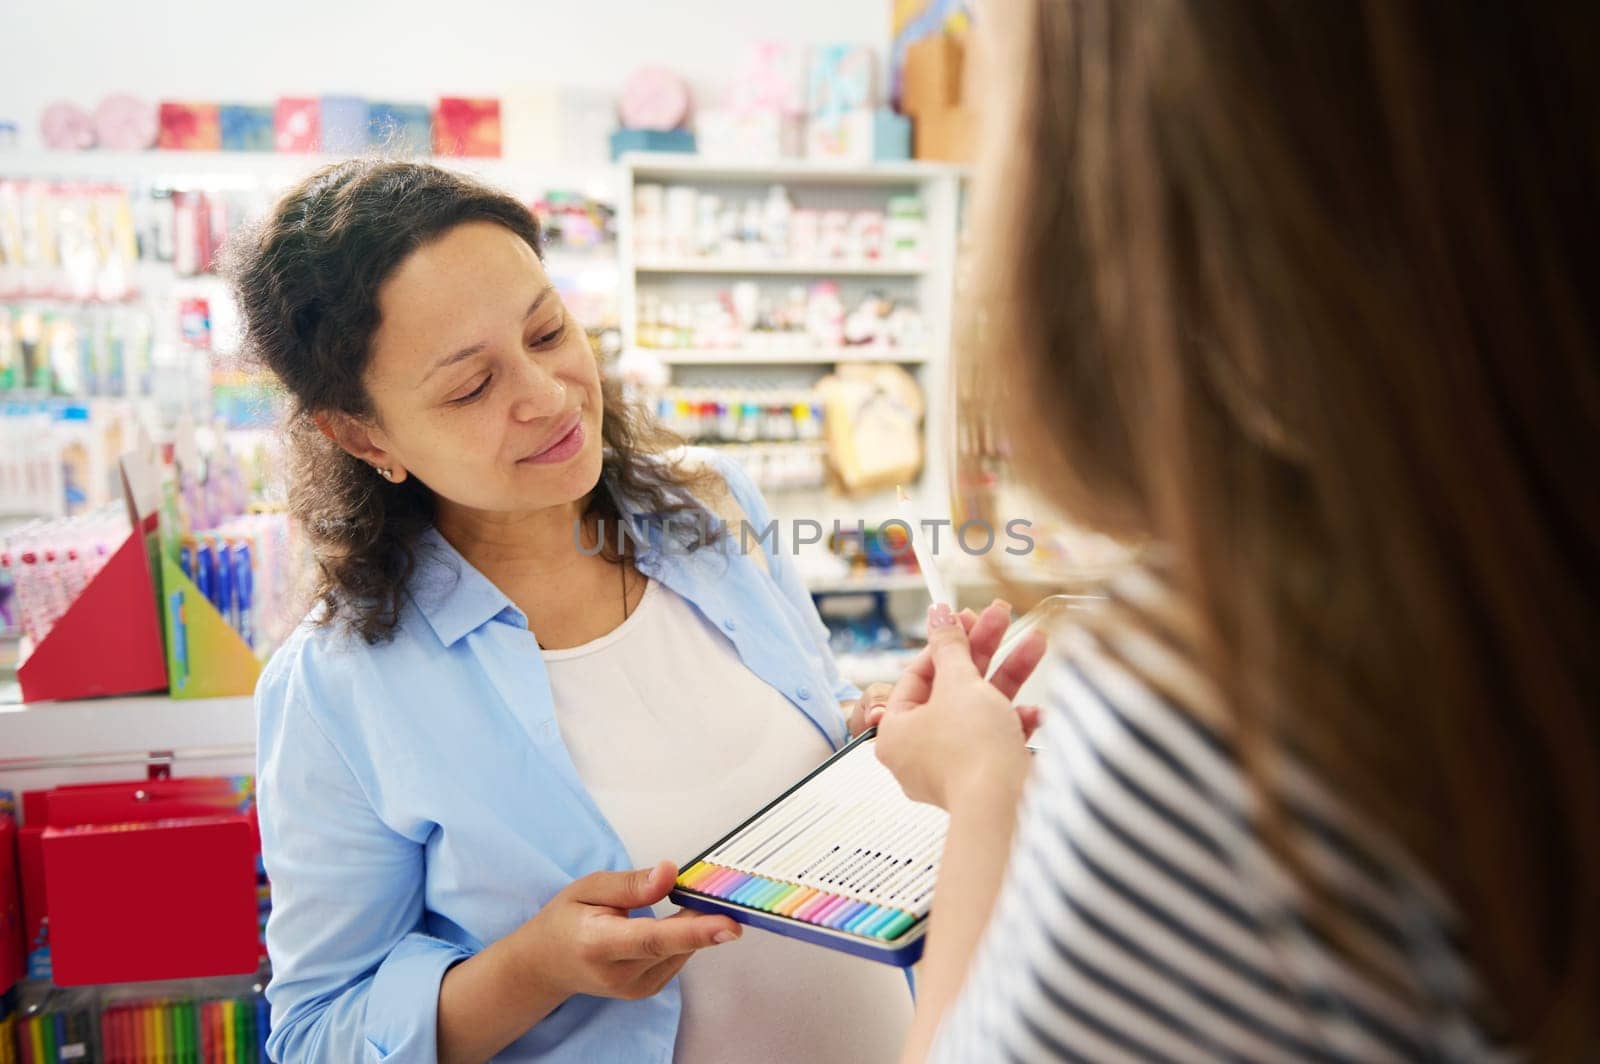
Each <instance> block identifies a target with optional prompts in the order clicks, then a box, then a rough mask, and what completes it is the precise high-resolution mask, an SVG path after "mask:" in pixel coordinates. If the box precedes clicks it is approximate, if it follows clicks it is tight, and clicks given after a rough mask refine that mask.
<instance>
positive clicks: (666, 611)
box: [544, 580, 912, 1064]
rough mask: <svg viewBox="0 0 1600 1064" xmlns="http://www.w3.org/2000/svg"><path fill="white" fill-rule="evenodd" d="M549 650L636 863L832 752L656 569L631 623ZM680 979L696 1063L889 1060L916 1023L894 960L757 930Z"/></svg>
mask: <svg viewBox="0 0 1600 1064" xmlns="http://www.w3.org/2000/svg"><path fill="white" fill-rule="evenodd" d="M544 661H545V667H546V668H547V669H548V671H549V674H550V688H551V691H552V693H553V694H554V696H555V710H556V720H557V723H558V724H559V725H560V728H561V735H562V738H563V739H564V740H566V745H567V749H568V751H570V753H571V756H572V760H573V764H574V765H575V766H576V767H577V770H578V775H579V776H580V777H581V778H582V779H583V782H584V785H585V786H586V787H588V789H589V792H590V793H591V794H592V795H593V796H594V800H595V802H596V804H598V805H599V807H600V811H601V812H602V813H604V814H605V815H606V818H607V819H608V820H610V822H611V825H612V827H614V828H615V829H616V831H617V834H618V835H620V836H621V838H622V843H623V845H624V846H625V847H626V848H627V850H628V853H629V855H630V856H631V857H632V858H633V862H634V864H635V865H636V866H638V867H646V866H648V865H650V864H652V863H653V862H656V861H659V860H662V859H667V860H671V861H673V862H675V863H679V864H681V863H683V862H685V861H688V860H689V859H690V858H691V857H693V856H694V855H695V854H697V853H699V852H701V851H702V850H704V849H705V848H706V847H707V846H709V845H710V844H711V843H713V842H715V841H716V840H717V839H719V838H721V837H722V835H723V834H725V833H726V832H727V831H728V830H729V829H731V828H733V827H735V826H736V825H737V824H738V823H739V822H740V821H741V820H743V819H744V818H745V817H747V816H749V814H751V813H753V812H754V811H755V810H757V809H759V808H760V807H761V806H763V805H765V804H766V803H767V802H769V801H771V800H772V799H773V798H776V797H777V796H778V795H779V794H781V793H782V792H783V791H784V790H785V789H787V788H788V786H789V785H790V784H792V783H793V782H795V781H796V780H798V779H799V778H800V777H801V776H803V775H805V774H806V773H807V772H809V771H810V770H811V769H813V768H815V767H816V766H817V765H819V764H820V763H822V762H823V761H824V760H826V759H827V757H828V755H829V754H830V753H831V751H830V749H829V747H828V743H827V741H826V740H825V739H824V738H823V737H822V735H821V733H820V732H818V731H817V729H816V726H815V725H813V724H812V723H811V721H810V720H808V719H807V718H806V717H805V716H804V715H803V714H802V713H801V712H800V711H799V710H797V709H796V708H795V707H794V706H793V705H791V704H790V703H789V701H788V699H786V698H785V697H784V696H783V695H782V694H780V693H779V692H778V691H777V690H776V689H774V688H772V687H770V686H768V685H767V684H766V683H765V682H764V681H762V680H761V679H760V678H759V677H758V676H756V674H755V673H753V672H751V671H750V670H749V669H747V668H746V667H745V666H744V663H743V662H742V661H740V659H739V654H738V652H737V650H735V649H734V646H733V644H732V643H731V642H729V641H728V639H727V637H726V636H724V635H723V634H722V632H721V631H719V630H718V629H717V628H716V626H714V625H712V624H710V623H709V622H708V621H706V619H705V618H704V617H702V616H701V614H700V613H699V611H698V610H696V609H695V607H694V606H693V605H692V604H690V603H689V602H687V601H686V600H684V599H683V598H682V597H680V596H679V595H677V594H676V593H675V592H673V591H672V590H671V589H669V588H667V587H665V586H663V585H661V584H659V583H657V582H656V581H653V580H652V581H651V582H650V584H649V585H648V586H647V587H646V588H645V592H644V597H643V598H642V599H641V600H640V602H639V605H638V608H637V609H635V610H634V612H633V613H632V614H631V615H629V617H628V619H627V620H625V621H624V622H623V623H622V624H620V625H618V626H617V627H616V628H615V629H613V630H612V631H610V632H608V633H607V634H605V635H603V636H601V637H600V638H599V639H596V640H593V641H592V642H589V643H585V644H583V645H582V646H577V647H572V648H570V649H566V650H547V651H545V652H544ZM674 910H675V906H673V905H672V904H671V903H670V902H665V903H662V904H660V905H657V906H656V912H657V914H658V915H661V916H665V915H670V913H671V912H673V911H674ZM679 982H680V985H681V986H682V989H683V1020H682V1023H681V1025H680V1026H679V1028H678V1042H677V1049H676V1052H675V1054H674V1057H675V1059H676V1060H678V1061H680V1062H691V1064H716V1062H721V1061H727V1062H730V1064H731V1062H734V1061H739V1062H745V1061H752V1060H759V1061H764V1062H772V1064H782V1062H784V1061H796V1062H801V1061H804V1062H811V1061H829V1062H840V1064H845V1062H853V1061H861V1062H872V1061H893V1060H895V1059H897V1058H898V1057H899V1054H900V1049H901V1046H902V1045H903V1044H904V1041H905V1035H906V1031H907V1029H908V1028H909V1026H910V1023H911V1011H912V1002H911V994H910V991H909V988H908V987H907V985H906V979H905V975H904V973H902V972H901V971H900V970H899V969H897V968H891V967H889V966H888V965H883V964H878V963H875V962H873V961H867V960H861V959H858V958H855V957H851V956H849V955H847V954H843V953H838V952H835V951H833V950H828V949H823V948H821V947H818V946H812V945H807V944H805V943H802V942H796V941H795V940H793V939H789V938H783V937H782V936H779V935H774V934H771V933H770V932H766V931H762V930H759V929H757V928H752V927H746V928H744V935H743V936H742V937H741V938H740V939H739V941H737V942H731V943H728V944H727V945H723V946H714V947H712V948H710V949H707V950H703V951H701V952H700V953H699V954H697V955H696V956H694V957H692V958H691V959H690V961H689V963H688V964H687V965H685V966H684V969H683V972H682V974H681V975H680V976H679Z"/></svg>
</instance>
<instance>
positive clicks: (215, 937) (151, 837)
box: [43, 815, 260, 986]
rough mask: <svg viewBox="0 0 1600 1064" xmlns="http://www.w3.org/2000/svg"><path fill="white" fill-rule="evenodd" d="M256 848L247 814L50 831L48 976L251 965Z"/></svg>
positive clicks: (68, 978) (178, 972) (72, 980)
mask: <svg viewBox="0 0 1600 1064" xmlns="http://www.w3.org/2000/svg"><path fill="white" fill-rule="evenodd" d="M257 849H258V846H257V842H256V831H255V826H254V824H253V823H252V821H251V818H250V817H249V816H244V815H239V816H228V817H197V818H192V819H184V820H159V821H150V822H147V823H132V824H103V825H89V826H84V827H72V828H54V827H52V828H46V829H45V832H44V839H43V850H44V865H45V888H46V891H47V894H48V899H49V911H50V959H51V972H52V976H51V977H52V980H53V981H54V983H55V984H56V985H57V986H82V985H85V984H89V983H119V982H138V981H143V980H149V979H181V978H199V977H205V976H215V975H246V974H249V973H251V972H254V971H255V970H256V968H257V964H258V962H259V960H260V949H259V942H258V938H257V921H256V877H255V860H256V851H257Z"/></svg>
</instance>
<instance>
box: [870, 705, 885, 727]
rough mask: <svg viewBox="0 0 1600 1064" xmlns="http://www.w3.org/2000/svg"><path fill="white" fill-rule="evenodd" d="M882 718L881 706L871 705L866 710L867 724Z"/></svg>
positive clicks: (874, 722)
mask: <svg viewBox="0 0 1600 1064" xmlns="http://www.w3.org/2000/svg"><path fill="white" fill-rule="evenodd" d="M882 719H883V707H882V706H873V707H872V708H871V709H869V710H867V724H868V725H869V726H870V725H873V724H876V723H878V722H879V721H880V720H882Z"/></svg>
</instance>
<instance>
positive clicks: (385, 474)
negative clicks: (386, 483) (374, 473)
mask: <svg viewBox="0 0 1600 1064" xmlns="http://www.w3.org/2000/svg"><path fill="white" fill-rule="evenodd" d="M372 468H374V469H377V470H378V475H379V476H380V477H382V478H383V479H384V480H393V479H394V473H393V472H391V471H390V470H388V469H378V467H377V466H373V467H372Z"/></svg>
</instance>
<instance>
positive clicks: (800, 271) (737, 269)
mask: <svg viewBox="0 0 1600 1064" xmlns="http://www.w3.org/2000/svg"><path fill="white" fill-rule="evenodd" d="M633 268H634V270H635V272H637V273H682V274H721V275H728V274H734V275H741V276H743V275H748V276H782V277H789V276H799V277H920V276H921V275H922V274H923V273H925V272H926V271H927V269H928V267H927V266H926V265H925V264H920V263H909V264H908V263H895V262H852V261H846V260H840V261H824V260H820V259H819V260H817V261H815V262H793V261H790V262H784V261H771V260H765V259H656V258H650V259H638V260H636V261H635V262H634V265H633Z"/></svg>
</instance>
